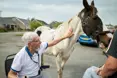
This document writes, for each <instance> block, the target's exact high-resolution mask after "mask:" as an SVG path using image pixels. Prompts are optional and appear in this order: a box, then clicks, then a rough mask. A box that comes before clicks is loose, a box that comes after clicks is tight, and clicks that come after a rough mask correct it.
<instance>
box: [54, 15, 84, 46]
mask: <svg viewBox="0 0 117 78" xmlns="http://www.w3.org/2000/svg"><path fill="white" fill-rule="evenodd" d="M69 27H71V28H72V29H73V32H74V36H72V37H71V38H69V39H65V40H64V44H66V46H67V47H68V46H70V47H71V46H72V45H73V44H74V43H76V41H77V39H78V37H79V35H80V33H83V30H82V24H81V20H80V18H79V17H78V16H77V15H76V16H74V17H73V18H71V19H70V20H68V21H67V22H64V23H63V24H61V25H60V26H59V27H58V28H57V29H56V34H57V35H56V36H55V38H59V37H60V36H63V35H64V33H65V32H66V31H67V30H68V28H69Z"/></svg>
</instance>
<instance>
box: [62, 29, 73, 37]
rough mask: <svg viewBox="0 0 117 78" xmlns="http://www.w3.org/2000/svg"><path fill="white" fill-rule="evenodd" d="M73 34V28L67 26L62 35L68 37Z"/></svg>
mask: <svg viewBox="0 0 117 78" xmlns="http://www.w3.org/2000/svg"><path fill="white" fill-rule="evenodd" d="M73 35H74V33H73V29H72V28H69V29H68V31H67V32H66V33H65V34H64V37H65V38H69V37H72V36H73Z"/></svg>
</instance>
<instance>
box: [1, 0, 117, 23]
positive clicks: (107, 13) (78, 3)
mask: <svg viewBox="0 0 117 78" xmlns="http://www.w3.org/2000/svg"><path fill="white" fill-rule="evenodd" d="M87 1H88V3H89V4H90V3H91V1H92V0H87ZM94 2H95V7H97V9H98V15H99V16H100V18H101V19H102V21H103V23H104V24H112V25H117V0H94ZM83 8H84V7H83V4H82V0H0V15H1V17H19V18H24V19H28V18H29V19H31V18H36V19H39V20H43V21H45V22H47V23H50V22H52V21H60V22H61V21H67V20H69V19H70V18H72V17H73V16H74V15H76V14H78V13H79V12H80V11H81V10H82V9H83Z"/></svg>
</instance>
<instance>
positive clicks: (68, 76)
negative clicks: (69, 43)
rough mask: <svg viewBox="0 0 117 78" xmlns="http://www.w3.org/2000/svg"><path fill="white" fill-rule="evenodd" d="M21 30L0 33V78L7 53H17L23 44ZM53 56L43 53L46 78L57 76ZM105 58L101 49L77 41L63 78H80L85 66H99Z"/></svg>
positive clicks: (55, 77)
mask: <svg viewBox="0 0 117 78" xmlns="http://www.w3.org/2000/svg"><path fill="white" fill-rule="evenodd" d="M22 33H23V32H9V33H0V70H1V71H0V78H6V76H5V69H4V62H5V58H6V56H7V55H9V54H12V53H17V52H18V51H19V50H20V49H21V48H22V46H23V45H24V44H23V43H22V41H21V36H16V34H22ZM54 59H55V57H54V56H48V55H44V60H45V61H44V63H45V64H49V65H50V66H51V67H50V68H49V69H46V70H44V72H45V73H46V75H47V76H48V78H57V71H56V64H55V60H54ZM105 60H106V57H105V56H104V55H103V54H102V50H101V49H99V48H95V47H88V46H82V45H80V44H79V43H76V44H75V49H74V51H73V53H72V55H71V56H70V58H69V60H68V61H67V63H66V65H65V68H64V73H63V78H82V75H83V73H84V72H85V70H86V68H88V67H90V66H92V65H94V66H101V65H102V64H103V63H104V62H105Z"/></svg>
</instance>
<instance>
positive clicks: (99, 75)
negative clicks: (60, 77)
mask: <svg viewBox="0 0 117 78" xmlns="http://www.w3.org/2000/svg"><path fill="white" fill-rule="evenodd" d="M107 54H108V58H107V60H106V62H105V63H104V65H103V66H102V67H100V68H98V67H95V66H92V67H90V68H88V69H87V70H86V72H85V73H84V75H83V78H114V77H110V76H112V75H113V74H114V73H115V72H117V31H115V33H114V35H113V38H112V40H111V42H110V45H109V48H108V50H107ZM115 78H117V77H115Z"/></svg>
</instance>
